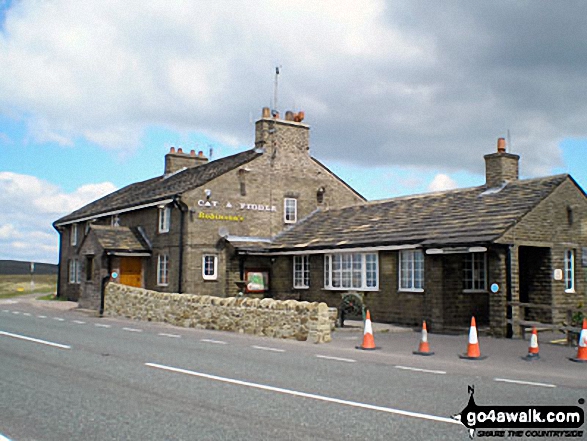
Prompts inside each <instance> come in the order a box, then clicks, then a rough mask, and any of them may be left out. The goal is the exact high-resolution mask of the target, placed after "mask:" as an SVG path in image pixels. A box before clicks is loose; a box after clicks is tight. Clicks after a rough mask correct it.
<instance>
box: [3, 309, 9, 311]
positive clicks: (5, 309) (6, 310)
mask: <svg viewBox="0 0 587 441" xmlns="http://www.w3.org/2000/svg"><path fill="white" fill-rule="evenodd" d="M2 312H10V311H9V310H8V309H3V310H2Z"/></svg>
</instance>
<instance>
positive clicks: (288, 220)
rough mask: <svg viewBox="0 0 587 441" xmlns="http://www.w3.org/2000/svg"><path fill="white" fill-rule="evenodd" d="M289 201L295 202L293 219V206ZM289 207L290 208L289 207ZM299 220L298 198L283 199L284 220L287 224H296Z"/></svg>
mask: <svg viewBox="0 0 587 441" xmlns="http://www.w3.org/2000/svg"><path fill="white" fill-rule="evenodd" d="M288 203H293V219H292V218H291V216H290V215H291V214H292V213H291V208H292V207H289V204H288ZM288 207H289V209H288ZM297 221H298V200H297V199H296V198H284V199H283V222H285V223H286V224H295V223H296V222H297Z"/></svg>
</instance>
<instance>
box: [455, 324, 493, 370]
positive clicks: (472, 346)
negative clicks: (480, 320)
mask: <svg viewBox="0 0 587 441" xmlns="http://www.w3.org/2000/svg"><path fill="white" fill-rule="evenodd" d="M459 358H462V359H465V360H484V359H486V358H487V357H485V356H484V357H482V356H481V350H480V349H479V340H477V325H476V324H475V317H474V316H473V317H472V318H471V328H470V329H469V346H467V353H466V354H461V355H459Z"/></svg>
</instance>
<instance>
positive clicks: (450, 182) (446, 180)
mask: <svg viewBox="0 0 587 441" xmlns="http://www.w3.org/2000/svg"><path fill="white" fill-rule="evenodd" d="M457 187H458V185H457V183H456V181H455V180H454V179H452V178H451V177H450V176H448V175H445V174H442V173H439V174H437V175H436V176H434V179H432V181H431V182H430V184H429V185H428V191H444V190H452V189H454V188H457Z"/></svg>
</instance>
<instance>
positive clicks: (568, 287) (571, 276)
mask: <svg viewBox="0 0 587 441" xmlns="http://www.w3.org/2000/svg"><path fill="white" fill-rule="evenodd" d="M565 292H569V293H574V292H575V250H572V249H568V250H565Z"/></svg>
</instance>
